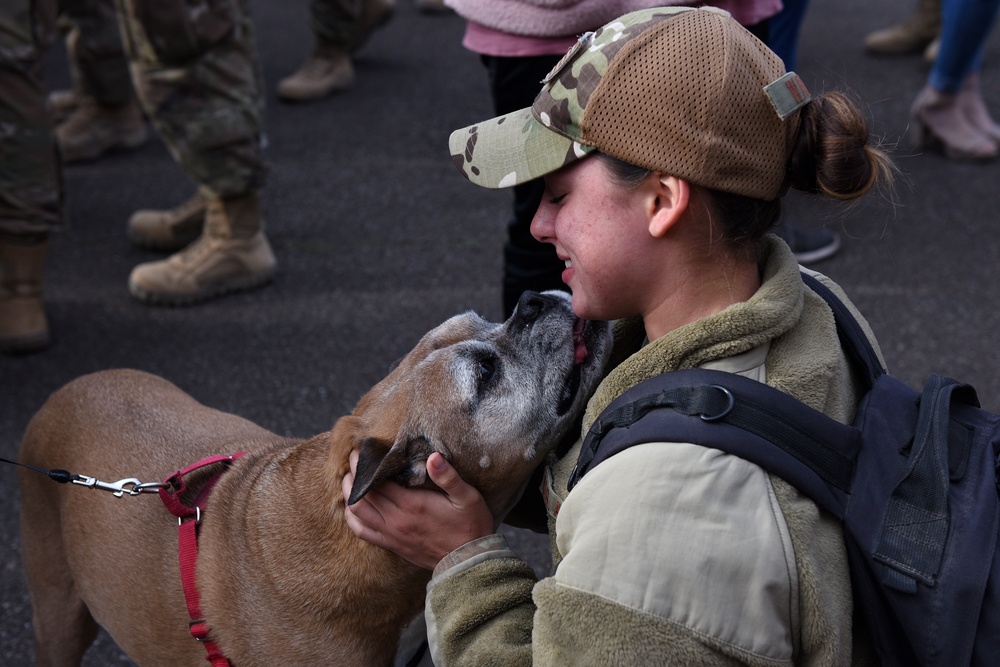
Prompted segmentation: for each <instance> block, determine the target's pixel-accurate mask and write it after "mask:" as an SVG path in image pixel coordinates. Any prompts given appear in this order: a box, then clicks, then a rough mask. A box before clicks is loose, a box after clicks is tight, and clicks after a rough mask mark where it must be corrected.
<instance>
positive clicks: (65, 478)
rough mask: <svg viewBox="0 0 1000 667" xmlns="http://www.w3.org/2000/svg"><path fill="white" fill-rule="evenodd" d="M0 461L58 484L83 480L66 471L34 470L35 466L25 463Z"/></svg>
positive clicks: (0, 459)
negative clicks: (38, 474)
mask: <svg viewBox="0 0 1000 667" xmlns="http://www.w3.org/2000/svg"><path fill="white" fill-rule="evenodd" d="M0 461H2V462H3V463H10V464H12V465H16V466H21V467H22V468H27V469H28V470H34V471H35V472H38V473H41V474H43V475H46V476H47V477H48V478H49V479H52V480H55V481H57V482H59V483H60V484H66V483H68V482H75V481H77V480H79V479H83V477H81V476H80V475H74V474H73V473H71V472H69V471H68V470H45V469H44V468H36V467H35V466H29V465H28V464H27V463H21V462H20V461H11V460H10V459H5V458H3V457H2V456H0Z"/></svg>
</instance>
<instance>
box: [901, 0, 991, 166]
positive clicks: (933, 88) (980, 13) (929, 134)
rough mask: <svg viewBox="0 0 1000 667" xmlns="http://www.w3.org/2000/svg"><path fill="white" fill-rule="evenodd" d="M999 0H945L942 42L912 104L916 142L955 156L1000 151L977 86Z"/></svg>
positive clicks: (985, 157) (981, 157)
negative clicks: (931, 144)
mask: <svg viewBox="0 0 1000 667" xmlns="http://www.w3.org/2000/svg"><path fill="white" fill-rule="evenodd" d="M998 7H1000V0H945V2H944V3H943V5H942V25H941V46H940V50H939V52H938V57H937V60H936V61H935V62H934V65H933V67H932V68H931V72H930V75H929V76H928V79H927V85H926V86H925V87H924V89H923V90H922V91H921V92H920V94H919V95H918V96H917V99H916V100H915V101H914V103H913V108H912V115H913V123H912V127H913V128H914V129H913V131H914V133H915V134H914V139H915V143H919V144H926V143H927V142H928V141H930V140H933V141H935V142H938V143H940V144H941V145H942V146H943V148H944V151H945V154H946V155H947V156H948V157H950V158H952V159H956V160H990V159H993V158H995V157H997V155H1000V143H998V142H1000V137H998V136H996V134H995V132H996V125H995V124H994V123H993V122H992V119H990V118H989V114H988V113H987V112H986V107H985V104H984V103H983V100H982V94H981V93H980V90H979V69H980V67H981V65H982V58H983V44H984V43H985V41H986V38H987V37H988V36H989V34H990V30H991V29H992V28H993V25H994V23H995V22H996V17H997V10H998Z"/></svg>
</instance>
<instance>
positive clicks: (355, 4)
mask: <svg viewBox="0 0 1000 667" xmlns="http://www.w3.org/2000/svg"><path fill="white" fill-rule="evenodd" d="M371 2H372V0H311V2H310V3H309V16H310V19H311V20H310V25H311V26H312V30H313V32H314V33H315V34H316V36H317V37H319V38H320V39H323V40H325V41H327V42H330V43H332V44H335V45H338V46H346V47H350V46H351V45H354V44H359V43H360V42H362V41H364V39H365V37H367V36H368V33H369V32H370V31H371V28H370V27H365V26H363V25H362V24H361V23H360V20H359V19H360V18H361V14H362V12H363V9H364V7H365V5H368V4H370V3H371Z"/></svg>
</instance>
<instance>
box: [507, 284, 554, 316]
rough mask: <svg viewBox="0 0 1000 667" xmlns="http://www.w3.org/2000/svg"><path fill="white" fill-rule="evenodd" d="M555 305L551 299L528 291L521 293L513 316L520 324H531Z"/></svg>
mask: <svg viewBox="0 0 1000 667" xmlns="http://www.w3.org/2000/svg"><path fill="white" fill-rule="evenodd" d="M555 303H556V300H555V299H554V298H553V297H550V296H545V295H544V294H539V293H538V292H531V291H528V292H525V293H523V294H522V295H521V298H520V299H518V301H517V311H516V312H515V315H516V317H517V319H518V320H520V321H521V322H522V323H524V324H531V323H532V322H534V321H535V320H537V319H538V318H539V316H541V314H542V313H543V312H545V311H546V310H547V309H549V308H551V307H552V305H553V304H555Z"/></svg>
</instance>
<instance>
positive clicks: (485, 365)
mask: <svg viewBox="0 0 1000 667" xmlns="http://www.w3.org/2000/svg"><path fill="white" fill-rule="evenodd" d="M476 372H477V373H478V376H477V377H478V378H479V382H480V384H487V383H489V381H490V380H492V379H493V376H494V375H495V374H496V372H497V363H496V360H495V359H480V360H479V365H478V366H477V367H476Z"/></svg>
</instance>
